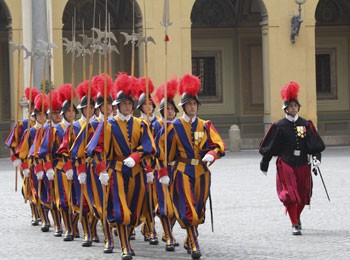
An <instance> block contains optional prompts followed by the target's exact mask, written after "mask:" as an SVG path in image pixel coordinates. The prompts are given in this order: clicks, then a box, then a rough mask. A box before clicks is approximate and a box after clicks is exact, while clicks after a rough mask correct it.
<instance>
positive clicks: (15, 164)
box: [12, 159, 22, 167]
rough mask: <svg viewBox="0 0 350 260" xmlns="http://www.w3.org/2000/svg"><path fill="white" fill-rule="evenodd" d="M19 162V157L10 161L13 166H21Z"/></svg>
mask: <svg viewBox="0 0 350 260" xmlns="http://www.w3.org/2000/svg"><path fill="white" fill-rule="evenodd" d="M21 163H22V161H21V160H20V159H16V160H14V161H12V164H13V166H14V167H19V166H21Z"/></svg>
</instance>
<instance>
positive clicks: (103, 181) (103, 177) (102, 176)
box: [99, 171, 109, 185]
mask: <svg viewBox="0 0 350 260" xmlns="http://www.w3.org/2000/svg"><path fill="white" fill-rule="evenodd" d="M99 179H100V182H101V184H102V185H108V181H109V176H108V173H107V172H106V171H102V172H101V173H100V177H99Z"/></svg>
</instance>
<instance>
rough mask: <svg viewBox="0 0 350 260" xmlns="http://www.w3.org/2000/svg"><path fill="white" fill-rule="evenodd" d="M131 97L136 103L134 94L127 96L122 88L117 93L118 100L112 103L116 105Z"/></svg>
mask: <svg viewBox="0 0 350 260" xmlns="http://www.w3.org/2000/svg"><path fill="white" fill-rule="evenodd" d="M127 99H129V100H130V101H131V102H132V104H133V105H134V99H133V97H132V96H127V95H125V94H124V92H123V91H122V90H120V91H119V92H118V94H117V98H116V100H114V101H113V103H112V105H113V106H115V105H119V104H120V103H121V102H123V101H125V100H127Z"/></svg>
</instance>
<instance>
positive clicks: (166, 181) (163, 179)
mask: <svg viewBox="0 0 350 260" xmlns="http://www.w3.org/2000/svg"><path fill="white" fill-rule="evenodd" d="M159 182H160V183H161V184H164V185H166V186H169V183H170V178H169V176H167V175H166V176H163V177H161V178H160V179H159Z"/></svg>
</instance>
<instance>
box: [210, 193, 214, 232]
mask: <svg viewBox="0 0 350 260" xmlns="http://www.w3.org/2000/svg"><path fill="white" fill-rule="evenodd" d="M209 207H210V221H211V232H214V215H213V203H212V200H211V192H210V190H209Z"/></svg>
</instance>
